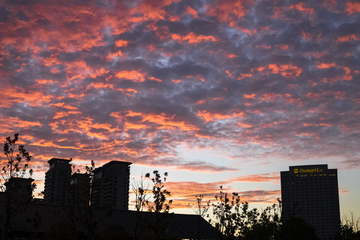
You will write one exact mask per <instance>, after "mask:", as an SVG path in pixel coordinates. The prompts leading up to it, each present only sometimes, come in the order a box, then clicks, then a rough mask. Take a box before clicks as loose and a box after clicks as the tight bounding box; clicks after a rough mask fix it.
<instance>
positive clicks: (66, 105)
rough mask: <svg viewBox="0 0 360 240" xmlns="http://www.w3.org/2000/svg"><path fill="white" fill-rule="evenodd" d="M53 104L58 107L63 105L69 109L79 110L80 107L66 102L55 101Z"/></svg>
mask: <svg viewBox="0 0 360 240" xmlns="http://www.w3.org/2000/svg"><path fill="white" fill-rule="evenodd" d="M51 105H53V106H56V107H61V108H65V109H69V110H77V109H78V108H77V107H73V106H71V105H68V104H65V103H63V102H61V103H54V104H51Z"/></svg>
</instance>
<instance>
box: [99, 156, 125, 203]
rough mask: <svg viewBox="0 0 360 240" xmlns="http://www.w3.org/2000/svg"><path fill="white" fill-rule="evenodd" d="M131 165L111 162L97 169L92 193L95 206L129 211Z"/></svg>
mask: <svg viewBox="0 0 360 240" xmlns="http://www.w3.org/2000/svg"><path fill="white" fill-rule="evenodd" d="M130 164H131V163H129V162H120V161H111V162H108V163H106V164H104V165H103V166H102V167H99V168H97V169H95V172H94V175H95V179H94V187H93V193H92V200H93V204H94V206H96V207H110V208H113V209H116V210H128V205H129V178H130Z"/></svg>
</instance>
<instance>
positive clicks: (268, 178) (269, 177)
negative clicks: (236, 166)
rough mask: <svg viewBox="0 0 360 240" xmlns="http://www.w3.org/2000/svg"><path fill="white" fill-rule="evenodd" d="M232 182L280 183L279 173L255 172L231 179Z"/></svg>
mask: <svg viewBox="0 0 360 240" xmlns="http://www.w3.org/2000/svg"><path fill="white" fill-rule="evenodd" d="M230 180H231V181H232V182H276V183H277V184H280V176H279V173H275V172H274V173H265V174H253V175H246V176H242V177H235V178H231V179H230Z"/></svg>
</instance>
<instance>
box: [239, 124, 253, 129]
mask: <svg viewBox="0 0 360 240" xmlns="http://www.w3.org/2000/svg"><path fill="white" fill-rule="evenodd" d="M238 125H239V126H240V127H242V128H252V127H253V125H251V124H247V123H238Z"/></svg>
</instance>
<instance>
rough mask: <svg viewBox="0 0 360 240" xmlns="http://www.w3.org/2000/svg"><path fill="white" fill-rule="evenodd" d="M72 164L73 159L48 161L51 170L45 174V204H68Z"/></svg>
mask: <svg viewBox="0 0 360 240" xmlns="http://www.w3.org/2000/svg"><path fill="white" fill-rule="evenodd" d="M70 162H71V159H61V158H52V159H50V160H49V161H48V163H49V165H50V168H49V170H48V171H47V172H46V173H45V189H44V202H45V203H49V204H55V205H66V204H68V200H69V197H68V196H69V183H70V176H71V165H70Z"/></svg>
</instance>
